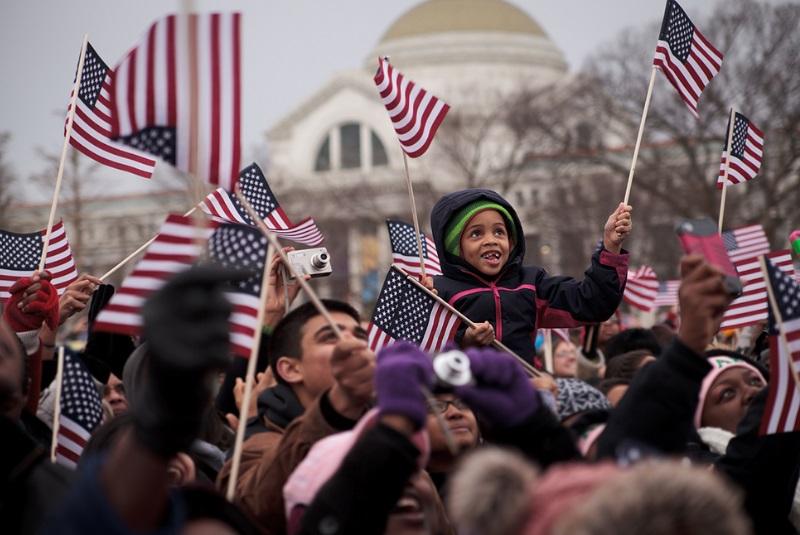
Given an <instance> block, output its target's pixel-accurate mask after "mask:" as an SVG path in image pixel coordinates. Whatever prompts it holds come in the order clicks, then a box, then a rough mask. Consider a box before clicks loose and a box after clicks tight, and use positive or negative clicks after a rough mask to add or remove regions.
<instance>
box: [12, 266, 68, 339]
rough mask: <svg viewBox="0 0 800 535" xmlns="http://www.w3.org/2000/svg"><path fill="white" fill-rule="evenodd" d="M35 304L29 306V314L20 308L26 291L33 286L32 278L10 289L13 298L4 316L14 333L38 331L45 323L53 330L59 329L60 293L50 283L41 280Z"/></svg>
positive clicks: (27, 278)
mask: <svg viewBox="0 0 800 535" xmlns="http://www.w3.org/2000/svg"><path fill="white" fill-rule="evenodd" d="M38 282H39V290H37V291H36V294H35V298H34V300H33V302H31V303H29V304H28V310H27V312H23V311H22V309H21V308H19V303H20V302H21V301H22V299H23V298H24V297H25V290H26V289H27V288H28V287H29V286H30V285H31V284H33V281H32V280H31V278H30V277H25V278H22V279H19V280H18V281H17V282H15V283H14V285H13V286H12V287H11V288H10V289H9V292H10V293H11V297H9V298H8V301H7V302H6V306H5V310H4V312H3V316H4V317H5V319H6V321H7V322H8V324H9V325H10V326H11V328H12V329H14V332H18V333H19V332H26V331H38V330H39V328H41V326H42V324H43V323H47V326H48V327H50V329H51V330H53V331H55V330H56V329H57V328H58V320H59V316H58V292H57V291H56V288H55V286H53V285H52V284H50V281H46V280H40V281H38Z"/></svg>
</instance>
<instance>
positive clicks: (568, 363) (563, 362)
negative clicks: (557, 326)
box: [553, 340, 578, 377]
mask: <svg viewBox="0 0 800 535" xmlns="http://www.w3.org/2000/svg"><path fill="white" fill-rule="evenodd" d="M553 372H554V373H555V376H556V377H575V376H576V375H577V373H578V348H576V347H575V344H573V343H572V342H567V341H566V340H559V341H558V342H556V344H555V347H554V348H553Z"/></svg>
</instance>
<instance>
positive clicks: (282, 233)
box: [200, 163, 324, 246]
mask: <svg viewBox="0 0 800 535" xmlns="http://www.w3.org/2000/svg"><path fill="white" fill-rule="evenodd" d="M238 182H239V187H240V188H241V190H242V195H244V197H245V198H246V199H247V201H248V202H249V203H250V205H251V206H252V207H253V208H254V209H255V211H256V212H257V213H258V215H259V216H260V217H261V218H262V219H263V220H264V224H265V225H266V226H267V228H269V229H270V230H271V231H273V232H274V233H275V234H277V235H278V236H279V237H281V238H285V239H287V240H291V241H294V242H297V243H302V244H305V245H311V246H314V245H319V244H320V243H322V241H323V240H324V237H323V236H322V232H320V230H319V228H318V227H317V224H316V222H315V221H314V219H313V218H311V217H307V218H305V219H303V220H302V221H300V222H299V223H297V224H295V223H292V221H291V220H290V219H289V216H287V215H286V212H284V211H283V208H281V206H280V204H279V203H278V198H277V197H276V196H275V195H274V194H273V193H272V190H271V189H270V187H269V184H267V179H266V177H265V176H264V173H263V172H262V171H261V168H260V167H259V166H258V165H257V164H255V163H253V164H251V165H249V166H248V167H246V168H245V169H243V170H242V172H241V173H240V174H239V181H238ZM200 208H201V209H202V210H203V211H204V212H205V213H207V214H208V215H210V216H211V218H212V219H214V220H215V221H219V222H223V223H240V224H242V225H250V226H255V225H256V224H255V222H254V221H253V220H252V218H251V217H250V215H249V214H248V213H247V210H245V208H244V206H242V204H241V203H240V202H239V199H238V198H237V197H236V195H235V194H233V193H231V192H229V191H227V190H225V189H224V188H217V189H216V190H215V191H213V192H211V193H210V194H208V196H206V198H205V200H203V202H202V203H201V204H200Z"/></svg>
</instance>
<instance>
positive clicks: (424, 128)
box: [374, 58, 450, 158]
mask: <svg viewBox="0 0 800 535" xmlns="http://www.w3.org/2000/svg"><path fill="white" fill-rule="evenodd" d="M374 80H375V85H376V86H378V93H380V96H381V101H382V102H383V105H384V106H386V110H387V111H388V112H389V119H391V121H392V126H393V127H394V131H395V132H396V133H397V139H398V140H399V141H400V146H401V147H403V150H404V151H405V153H406V154H408V155H409V156H410V157H412V158H416V157H418V156H422V155H423V154H425V151H426V150H428V146H430V144H431V141H433V136H435V135H436V130H437V129H438V128H439V125H440V124H441V123H442V121H443V120H444V117H445V115H447V112H448V110H450V106H448V105H447V104H446V103H445V102H444V101H443V100H439V99H438V98H436V97H435V96H433V95H432V94H430V93H428V92H427V91H425V90H424V89H423V88H422V87H420V86H418V85H416V84H415V83H414V82H412V81H411V80H409V79H408V78H406V77H404V76H403V75H402V74H401V73H400V71H398V70H397V69H395V68H394V67H392V66H391V64H389V59H388V58H378V71H377V72H376V73H375V78H374Z"/></svg>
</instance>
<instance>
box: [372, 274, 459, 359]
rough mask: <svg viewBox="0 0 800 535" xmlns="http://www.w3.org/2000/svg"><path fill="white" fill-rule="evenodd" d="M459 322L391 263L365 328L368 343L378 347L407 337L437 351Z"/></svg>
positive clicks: (453, 332) (425, 349)
mask: <svg viewBox="0 0 800 535" xmlns="http://www.w3.org/2000/svg"><path fill="white" fill-rule="evenodd" d="M458 324H459V318H458V316H456V315H455V314H454V313H453V312H452V311H451V310H449V309H448V308H446V307H444V306H442V305H441V304H439V303H438V302H437V301H436V300H435V299H434V298H433V297H432V296H430V295H429V294H428V293H427V292H426V291H425V290H423V289H422V288H420V287H418V286H417V285H415V284H414V283H412V282H411V281H409V280H408V277H407V275H405V274H404V273H403V272H401V271H400V270H399V269H397V268H396V267H394V266H391V267H390V268H389V273H388V274H387V275H386V280H384V282H383V287H382V288H381V293H380V295H379V296H378V301H377V303H376V304H375V312H374V313H373V315H372V321H370V324H369V329H367V336H368V340H369V347H370V349H372V350H373V351H378V350H380V349H381V348H383V347H385V346H387V345H389V344H392V343H394V342H396V341H399V340H406V341H409V342H413V343H415V344H417V345H418V346H420V347H421V348H422V350H423V351H428V352H432V351H440V350H441V349H442V348H443V347H444V345H445V344H446V343H447V342H449V341H450V340H452V339H453V337H454V336H455V333H456V329H457V328H458Z"/></svg>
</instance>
